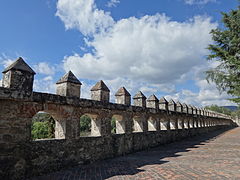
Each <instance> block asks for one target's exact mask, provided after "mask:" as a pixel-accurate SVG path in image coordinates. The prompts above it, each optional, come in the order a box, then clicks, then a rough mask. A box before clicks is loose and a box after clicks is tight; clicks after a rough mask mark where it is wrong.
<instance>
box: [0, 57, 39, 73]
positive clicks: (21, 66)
mask: <svg viewBox="0 0 240 180" xmlns="http://www.w3.org/2000/svg"><path fill="white" fill-rule="evenodd" d="M10 70H19V71H25V72H29V73H31V74H36V73H35V72H34V71H33V70H32V68H31V67H30V66H29V65H28V64H27V63H26V62H25V61H24V60H23V58H22V57H19V58H18V59H17V60H16V61H15V62H13V63H12V64H11V65H10V66H8V67H7V68H6V69H4V71H3V72H2V73H6V72H8V71H10Z"/></svg>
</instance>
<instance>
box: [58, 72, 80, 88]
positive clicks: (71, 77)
mask: <svg viewBox="0 0 240 180" xmlns="http://www.w3.org/2000/svg"><path fill="white" fill-rule="evenodd" d="M65 82H70V83H74V84H80V85H82V83H81V82H80V81H79V80H78V79H77V78H76V76H75V75H74V74H73V73H72V71H69V72H68V73H67V74H65V75H64V76H63V77H61V79H59V80H58V81H57V83H56V84H61V83H65Z"/></svg>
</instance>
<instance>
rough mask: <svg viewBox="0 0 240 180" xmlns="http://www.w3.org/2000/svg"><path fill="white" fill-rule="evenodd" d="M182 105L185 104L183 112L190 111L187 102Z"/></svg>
mask: <svg viewBox="0 0 240 180" xmlns="http://www.w3.org/2000/svg"><path fill="white" fill-rule="evenodd" d="M182 106H183V112H184V113H188V105H187V104H186V103H183V104H182Z"/></svg>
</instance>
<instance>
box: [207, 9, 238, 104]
mask: <svg viewBox="0 0 240 180" xmlns="http://www.w3.org/2000/svg"><path fill="white" fill-rule="evenodd" d="M222 22H223V25H224V27H223V28H217V29H214V30H212V31H211V34H212V38H213V40H214V44H211V45H209V47H208V49H209V50H210V52H211V53H210V55H208V59H209V60H212V61H218V62H219V65H218V66H217V67H215V68H213V69H210V70H209V71H207V80H208V81H213V82H214V83H215V84H216V85H217V88H218V89H219V90H220V91H221V92H223V91H226V92H227V93H228V94H230V95H232V96H233V98H232V99H231V100H232V101H234V102H236V103H240V7H238V8H237V9H236V10H231V11H230V12H228V13H224V12H222Z"/></svg>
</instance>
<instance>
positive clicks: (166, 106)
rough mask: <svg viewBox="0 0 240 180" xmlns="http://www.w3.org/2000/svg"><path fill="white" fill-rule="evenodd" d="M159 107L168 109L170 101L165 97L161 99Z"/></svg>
mask: <svg viewBox="0 0 240 180" xmlns="http://www.w3.org/2000/svg"><path fill="white" fill-rule="evenodd" d="M159 109H164V110H167V111H168V101H167V100H166V99H165V98H164V97H162V98H161V99H160V100H159Z"/></svg>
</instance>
